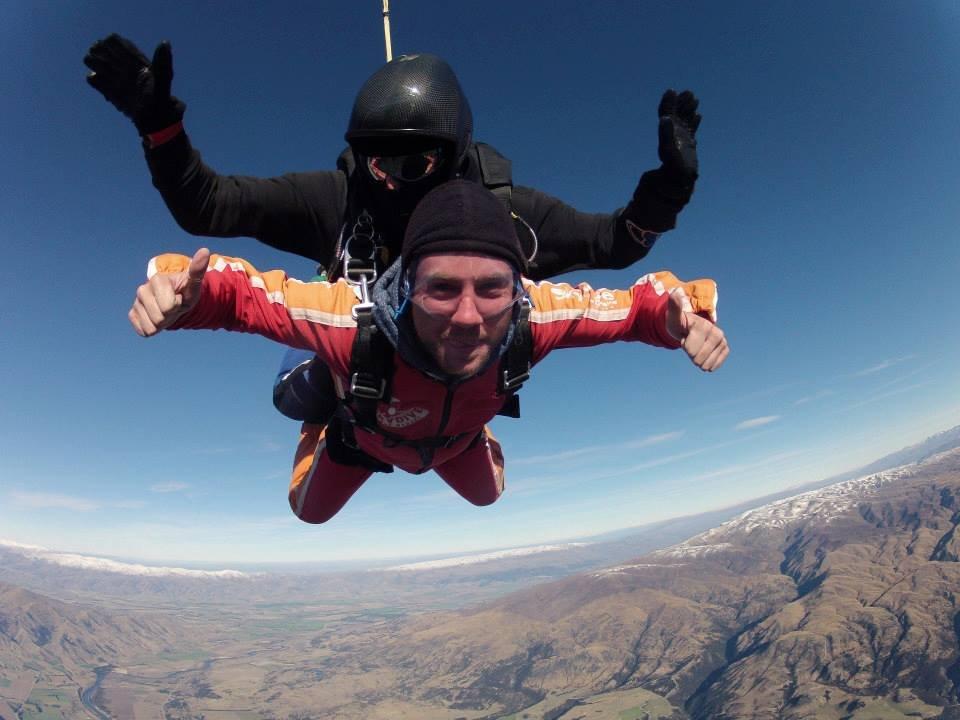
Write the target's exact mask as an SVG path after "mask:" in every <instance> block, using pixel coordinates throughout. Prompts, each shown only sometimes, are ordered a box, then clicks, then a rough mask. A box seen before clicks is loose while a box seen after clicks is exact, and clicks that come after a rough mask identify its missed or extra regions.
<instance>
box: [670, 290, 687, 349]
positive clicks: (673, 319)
mask: <svg viewBox="0 0 960 720" xmlns="http://www.w3.org/2000/svg"><path fill="white" fill-rule="evenodd" d="M689 312H693V306H692V305H691V304H690V298H688V297H687V293H686V292H685V291H684V289H683V288H682V287H677V288H674V289H673V290H671V291H670V298H669V300H668V301H667V332H669V333H670V334H671V335H673V337H674V338H675V339H676V340H679V341H683V340H684V338H686V337H687V335H688V334H689V333H690V321H689V319H688V318H687V313H689Z"/></svg>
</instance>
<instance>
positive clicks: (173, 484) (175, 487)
mask: <svg viewBox="0 0 960 720" xmlns="http://www.w3.org/2000/svg"><path fill="white" fill-rule="evenodd" d="M189 487H190V485H189V484H188V483H185V482H180V481H178V480H171V481H170V482H162V483H156V484H154V485H151V486H150V492H155V493H175V492H182V491H184V490H187V489H188V488H189Z"/></svg>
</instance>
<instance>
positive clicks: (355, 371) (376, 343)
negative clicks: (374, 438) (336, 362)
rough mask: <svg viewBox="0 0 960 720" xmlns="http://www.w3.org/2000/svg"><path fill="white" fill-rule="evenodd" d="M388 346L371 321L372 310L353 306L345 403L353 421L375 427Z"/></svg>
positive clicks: (384, 386) (384, 382)
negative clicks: (354, 322)
mask: <svg viewBox="0 0 960 720" xmlns="http://www.w3.org/2000/svg"><path fill="white" fill-rule="evenodd" d="M391 354H392V353H391V352H390V347H389V343H388V342H387V339H386V338H385V337H384V336H383V333H382V332H380V329H379V328H378V327H377V325H376V323H375V322H374V321H373V307H372V305H371V306H370V307H361V306H357V334H356V336H355V337H354V339H353V348H352V350H351V352H350V390H349V393H350V398H348V399H347V402H348V403H349V404H350V406H351V407H352V409H353V415H354V416H355V417H356V419H357V421H358V422H359V423H360V424H361V425H364V426H366V427H376V424H377V403H378V402H380V400H381V399H383V398H384V397H385V396H386V397H389V393H388V392H387V385H388V382H387V362H388V359H389V358H390V357H391Z"/></svg>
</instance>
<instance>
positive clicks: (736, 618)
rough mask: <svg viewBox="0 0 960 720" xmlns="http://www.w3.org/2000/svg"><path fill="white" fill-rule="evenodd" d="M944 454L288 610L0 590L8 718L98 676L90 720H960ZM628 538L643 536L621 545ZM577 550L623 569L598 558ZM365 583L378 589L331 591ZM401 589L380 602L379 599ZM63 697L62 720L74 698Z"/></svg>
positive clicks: (958, 470)
mask: <svg viewBox="0 0 960 720" xmlns="http://www.w3.org/2000/svg"><path fill="white" fill-rule="evenodd" d="M958 446H960V429H958V428H954V429H953V430H951V431H947V432H946V433H941V434H940V435H937V436H934V437H932V438H929V439H928V440H927V441H926V442H925V443H921V444H920V445H917V446H913V447H912V448H907V449H905V450H904V451H901V452H900V453H896V454H894V455H892V456H888V458H887V459H885V460H884V462H883V463H881V464H884V465H887V467H888V466H889V465H888V464H889V463H891V462H900V463H901V465H900V466H899V467H896V468H892V469H884V470H882V471H870V472H866V473H864V474H861V475H858V476H856V477H851V478H847V479H844V480H842V481H841V482H833V483H831V484H828V485H826V486H823V487H819V485H822V483H818V484H817V485H818V486H817V487H813V489H805V490H804V489H796V490H795V491H794V494H792V495H790V496H789V497H784V498H779V499H775V500H771V501H768V502H766V503H765V504H761V505H759V506H758V507H753V508H751V509H748V510H746V511H743V512H740V513H738V514H736V515H735V516H733V515H732V513H727V517H728V518H729V519H727V520H726V521H725V522H722V523H721V524H719V525H716V523H714V525H715V526H714V527H712V528H711V529H705V528H702V527H701V528H697V530H696V531H695V532H694V534H693V536H692V537H690V536H689V533H688V534H687V535H686V536H684V537H687V539H685V540H683V541H682V542H679V540H680V538H677V540H674V541H673V544H670V543H668V542H664V539H665V538H669V537H670V536H671V532H673V533H677V532H680V528H686V529H689V528H690V527H691V525H693V526H696V525H698V524H701V523H702V522H703V519H702V518H701V519H700V520H696V519H685V520H684V521H682V522H680V524H678V525H675V526H670V525H669V524H668V525H666V526H660V527H657V528H653V529H651V530H650V534H649V535H647V536H642V535H641V536H639V537H643V538H644V539H643V540H638V539H637V537H638V536H636V535H634V536H628V537H633V538H634V539H633V540H629V539H628V540H624V539H623V538H618V539H615V540H607V541H606V543H604V542H594V543H591V544H590V545H586V546H575V547H564V548H559V549H558V548H554V549H541V550H542V551H541V552H530V553H527V554H519V555H513V556H510V555H508V556H506V557H504V556H502V555H501V556H500V557H495V558H492V559H487V560H485V561H484V562H472V563H465V564H464V563H462V562H460V561H451V562H446V564H444V563H440V564H439V565H438V564H437V563H436V562H434V564H433V565H427V566H423V565H420V567H419V569H417V565H416V564H414V565H413V567H411V568H408V569H397V568H393V569H389V570H388V569H383V568H381V569H380V570H378V571H376V572H372V573H368V574H356V573H354V574H353V575H350V574H343V575H341V576H333V577H334V580H333V582H334V584H337V583H338V582H339V580H343V581H344V587H343V588H341V589H340V590H338V591H337V592H332V591H328V592H326V593H324V592H320V591H319V590H318V589H317V587H316V586H317V585H320V584H321V583H320V581H319V580H318V579H317V578H316V577H310V576H300V577H294V576H283V577H284V579H283V580H282V581H281V582H280V584H279V587H280V588H281V590H283V591H288V590H290V588H291V587H295V586H296V585H293V584H295V583H299V584H300V585H299V586H298V587H301V588H302V589H304V591H307V589H309V588H312V594H309V595H307V596H305V597H306V598H307V599H306V600H305V601H302V602H295V603H289V607H287V606H286V605H284V604H283V603H276V602H270V603H267V602H265V599H267V598H268V597H274V599H275V596H270V595H269V593H267V592H266V590H265V589H263V588H264V587H266V585H267V584H268V583H269V582H270V581H271V576H270V575H266V576H264V577H261V576H255V575H251V574H238V575H218V576H204V575H201V576H187V577H184V576H180V577H177V578H176V580H175V587H176V588H177V592H178V593H179V597H180V598H181V599H180V605H179V606H178V608H177V609H178V613H177V617H172V616H170V615H160V614H157V613H156V612H154V613H152V614H144V610H143V608H145V607H150V608H154V609H155V610H156V609H157V608H160V609H163V607H165V606H166V605H168V604H170V603H172V602H173V601H172V600H171V598H172V597H173V595H171V592H172V591H171V590H170V587H172V586H165V585H164V584H165V583H169V582H174V581H171V580H170V579H169V578H168V577H167V576H166V575H149V574H148V575H129V576H127V577H125V579H123V581H122V583H121V585H118V586H114V587H113V590H114V591H115V592H116V591H117V588H118V587H123V588H125V589H126V590H127V591H128V592H129V594H128V595H127V596H126V599H125V600H124V601H123V602H122V603H121V602H120V601H119V600H118V598H119V597H120V595H119V594H118V595H116V596H115V598H114V600H113V601H112V603H111V605H112V609H110V610H107V609H102V608H93V607H81V606H80V605H78V604H77V601H76V600H74V601H73V602H71V603H65V602H62V601H60V600H54V599H52V598H48V597H44V596H40V595H37V594H35V593H33V592H28V591H25V590H23V589H19V588H14V587H10V586H6V585H3V586H0V672H2V674H0V678H5V677H10V678H13V680H12V682H8V683H7V685H6V686H5V685H4V684H3V682H2V680H0V703H2V702H6V703H7V705H6V706H4V705H3V704H0V717H2V718H4V720H7V718H8V717H9V718H13V717H20V716H21V715H22V713H23V709H24V707H25V706H26V704H27V703H28V702H30V701H33V702H35V703H39V702H40V701H39V700H37V698H38V697H40V696H39V695H38V694H37V692H36V691H35V690H34V691H33V694H31V692H30V688H26V689H25V688H24V687H23V684H24V683H26V682H28V681H29V682H33V683H35V684H37V685H38V686H39V684H40V681H41V680H43V681H44V682H46V684H47V685H46V686H50V687H53V686H56V683H60V684H59V686H57V687H70V686H71V683H72V687H74V688H88V689H89V688H90V687H91V686H92V685H93V683H94V682H95V683H96V687H97V692H98V694H90V693H88V694H87V695H86V696H85V695H84V694H82V693H81V694H80V698H81V700H84V703H83V704H84V705H86V707H87V710H88V712H94V713H95V714H96V713H101V716H102V717H110V716H113V717H128V716H129V717H132V718H139V717H140V716H141V715H142V716H143V717H157V712H158V710H159V711H162V713H163V716H164V717H166V718H170V719H171V720H173V719H174V718H181V717H182V718H187V717H197V716H200V715H205V716H208V717H210V716H216V717H242V718H252V717H262V718H278V719H279V718H301V719H304V718H361V717H362V718H380V717H382V718H394V717H409V718H425V719H428V720H429V719H430V718H437V719H438V720H439V719H440V718H449V719H450V720H453V719H454V718H464V719H469V720H475V719H480V718H484V719H490V720H492V719H493V718H510V719H511V720H520V719H521V718H528V719H529V720H534V719H537V720H539V719H540V718H543V719H544V720H577V719H586V718H606V717H611V718H626V719H630V718H636V719H639V718H644V717H645V718H647V719H648V720H653V719H654V718H670V719H671V720H679V719H680V718H690V719H695V720H701V719H706V718H718V719H721V720H725V719H733V718H758V719H760V718H763V719H766V718H770V719H773V718H784V719H787V720H799V719H800V718H827V719H828V720H830V719H834V718H835V719H836V720H841V719H842V718H849V719H851V720H853V719H856V720H867V718H906V717H920V718H945V719H948V718H953V719H955V720H956V719H960V609H958V607H957V597H958V595H960V563H958V559H960V536H958V534H957V526H958V524H960V447H958ZM874 467H876V465H875V466H874ZM768 500H769V499H768ZM678 522H679V521H678ZM658 538H659V540H660V542H659V543H657V539H658ZM617 543H621V544H620V545H617ZM644 543H646V544H647V545H651V546H656V547H657V548H658V549H652V551H647V550H646V549H645V550H644V551H643V552H641V553H639V554H637V555H634V556H632V557H630V556H628V555H625V554H623V551H625V550H626V548H627V547H629V546H631V545H641V546H642V545H643V544H644ZM667 545H669V546H667ZM591 547H592V548H593V550H591V552H593V553H597V552H599V551H598V550H597V548H601V549H603V548H606V549H607V550H609V549H610V548H612V547H617V548H618V551H620V553H621V555H620V557H621V559H620V560H616V561H615V564H611V563H610V562H609V561H608V562H607V563H606V564H605V565H604V564H601V563H599V562H598V561H597V558H596V557H594V556H592V555H590V554H586V555H584V554H583V553H584V551H585V548H591ZM6 553H7V555H8V556H13V555H16V557H18V558H19V560H18V561H17V562H15V563H14V565H13V567H12V568H11V567H8V566H7V564H6V561H5V563H4V569H3V571H2V572H3V573H4V575H3V576H2V577H4V578H5V579H7V578H9V576H11V575H14V576H15V575H18V574H19V575H20V576H27V575H28V574H29V568H30V567H37V566H38V565H37V563H45V562H46V561H41V560H37V559H36V558H33V559H31V558H29V557H28V554H24V553H23V552H22V548H21V551H14V550H13V549H10V548H9V547H8V549H7V551H6ZM569 553H572V555H569ZM578 553H580V554H579V555H578ZM607 557H608V558H610V559H613V558H614V557H615V556H610V555H608V556H607ZM546 558H553V559H552V560H549V559H546ZM562 558H567V559H566V560H563V559H562ZM570 558H573V559H572V560H571V559H570ZM17 563H20V564H19V565H18V564H17ZM488 563H491V564H488ZM537 563H540V565H541V567H543V568H546V569H545V570H544V571H543V572H539V573H538V572H533V573H531V568H536V567H537ZM47 564H50V563H47ZM578 565H579V567H580V569H579V570H578V571H576V572H575V574H572V575H571V574H568V576H566V577H562V578H560V579H556V576H558V575H559V574H561V573H562V572H563V571H564V569H570V568H571V567H574V568H575V567H577V566H578ZM44 567H45V566H44ZM47 572H48V574H47V575H46V576H45V577H46V580H45V581H44V582H47V583H48V584H51V585H52V584H53V581H52V580H51V578H53V577H55V575H56V573H59V572H62V573H66V575H65V576H64V577H68V578H70V582H69V583H67V584H66V585H61V592H60V594H61V595H70V596H71V597H74V598H83V597H87V598H88V599H93V598H94V595H95V592H96V582H95V580H90V581H89V582H88V583H87V584H84V583H83V582H82V581H81V580H80V578H81V577H84V575H83V573H84V571H83V570H82V569H80V568H76V567H73V568H63V567H62V566H56V567H55V568H53V569H48V571H47ZM87 572H93V571H87ZM101 575H102V572H100V573H97V572H93V575H87V576H86V577H92V578H96V577H100V576H101ZM361 577H362V578H363V580H362V581H361V580H358V579H356V578H361ZM350 578H354V579H350ZM329 579H330V578H329V577H328V578H327V580H328V581H329ZM273 580H276V578H273ZM485 580H487V581H489V584H488V585H487V586H484V583H485ZM544 580H546V581H544ZM538 581H539V582H538ZM123 583H128V584H127V585H123ZM184 583H186V585H184ZM211 583H212V584H214V585H215V586H216V587H218V588H221V589H220V590H219V591H218V594H224V593H227V592H232V593H235V594H237V595H242V594H244V593H245V592H246V591H247V590H252V592H251V593H250V597H249V598H248V600H247V606H246V607H243V606H242V604H240V603H238V602H233V603H231V604H229V605H227V604H225V605H222V606H220V605H218V604H217V602H215V601H212V600H211V598H212V597H213V596H211V595H210V593H209V591H208V590H201V589H198V588H202V587H207V586H209V585H210V584H211ZM364 583H365V584H364ZM489 585H492V586H493V588H490V587H489ZM518 586H519V587H521V588H522V589H520V590H516V591H514V592H509V593H508V594H504V592H505V590H507V589H510V588H515V587H518ZM184 587H189V588H193V589H192V590H189V591H184V589H183V588H184ZM223 588H226V590H224V589H223ZM360 588H366V589H371V588H379V592H380V593H381V595H379V596H376V597H378V598H379V600H376V601H370V600H369V598H364V600H358V598H360V597H364V596H362V595H360V596H355V597H354V598H353V599H352V600H349V599H346V597H347V594H349V592H351V591H356V590H358V589H360ZM394 592H396V593H397V597H398V598H399V601H398V602H397V603H396V604H395V606H394V607H393V608H388V607H387V606H386V605H383V604H378V603H379V602H380V600H382V599H383V598H385V597H387V596H389V595H390V594H391V593H394ZM451 593H452V596H453V599H451ZM458 593H459V594H458ZM374 595H376V593H374ZM294 597H298V596H294ZM478 600H479V602H476V601H478ZM467 601H470V602H472V603H473V604H470V605H469V606H466V607H464V606H463V603H465V602H467ZM445 603H446V606H447V607H454V608H456V609H453V610H446V611H438V610H437V608H442V607H444V606H445ZM134 607H136V608H139V611H138V612H135V613H131V612H129V610H130V609H131V608H134ZM118 608H125V609H126V612H120V611H119V609H118ZM388 610H389V611H388ZM186 648H189V649H191V651H196V649H197V648H201V649H202V651H201V652H200V653H199V654H198V655H190V654H189V653H185V652H184V650H185V649H186ZM158 658H161V659H158ZM170 658H175V659H174V660H170V663H172V664H168V663H167V661H168V660H169V659H170ZM124 665H126V667H124V668H123V669H122V670H121V669H116V670H114V668H116V666H124ZM98 667H99V668H100V671H99V672H98V671H96V668H98ZM58 674H59V675H58ZM18 683H19V685H20V687H18ZM46 686H45V687H46ZM43 697H46V696H43ZM91 698H92V699H91ZM68 700H69V699H65V698H60V701H61V704H60V705H59V706H58V707H60V708H61V710H60V712H61V716H62V717H73V716H74V715H71V714H69V713H70V712H73V710H77V709H78V708H79V705H77V704H76V703H77V701H76V700H70V701H69V702H68ZM70 708H73V709H72V710H71V709H70ZM91 708H92V709H91ZM238 708H242V712H241V710H240V709H238ZM48 709H49V708H48ZM243 713H247V714H243ZM52 717H56V715H52Z"/></svg>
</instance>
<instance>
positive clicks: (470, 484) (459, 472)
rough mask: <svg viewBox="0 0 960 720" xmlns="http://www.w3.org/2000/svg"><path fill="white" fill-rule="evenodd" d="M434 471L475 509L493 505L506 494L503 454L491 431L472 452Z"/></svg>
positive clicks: (472, 448)
mask: <svg viewBox="0 0 960 720" xmlns="http://www.w3.org/2000/svg"><path fill="white" fill-rule="evenodd" d="M434 470H436V472H437V475H439V476H440V477H441V478H443V480H444V482H446V483H447V485H449V486H450V487H452V488H453V489H454V490H456V491H457V493H458V494H459V495H460V496H461V497H462V498H464V499H465V500H467V501H468V502H471V503H473V504H474V505H491V504H493V503H494V502H496V500H497V498H499V497H500V495H501V494H502V493H503V486H504V473H503V450H501V448H500V443H499V442H497V440H496V438H494V437H493V434H492V433H491V432H490V430H489V428H487V427H484V428H483V430H482V431H481V432H480V435H479V436H478V437H477V440H476V442H474V443H473V444H472V445H471V446H470V447H469V448H467V449H466V450H464V451H463V452H462V453H460V454H459V455H457V456H456V457H455V458H452V459H450V460H447V462H445V463H443V464H442V465H437V467H435V468H434Z"/></svg>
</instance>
